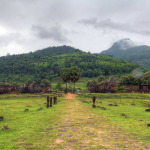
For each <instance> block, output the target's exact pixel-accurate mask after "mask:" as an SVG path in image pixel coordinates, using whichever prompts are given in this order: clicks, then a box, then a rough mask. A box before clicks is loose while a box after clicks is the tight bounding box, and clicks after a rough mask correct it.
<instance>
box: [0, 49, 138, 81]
mask: <svg viewBox="0 0 150 150" xmlns="http://www.w3.org/2000/svg"><path fill="white" fill-rule="evenodd" d="M71 66H78V67H79V68H80V69H81V73H82V77H96V76H99V75H106V76H107V75H119V74H126V73H129V72H131V71H132V70H133V69H134V68H136V67H137V65H134V64H132V63H129V62H127V61H125V60H120V59H116V58H112V57H110V56H106V55H98V54H91V53H86V52H82V51H81V50H79V49H75V48H73V47H70V46H60V47H48V48H45V49H42V50H38V51H36V52H31V53H28V54H20V55H10V56H3V57H0V82H3V83H4V82H11V83H12V82H14V83H15V82H19V83H25V82H29V81H33V80H34V81H37V82H40V81H43V82H44V81H48V80H51V79H52V78H55V77H58V76H59V75H60V70H61V69H62V68H63V67H71Z"/></svg>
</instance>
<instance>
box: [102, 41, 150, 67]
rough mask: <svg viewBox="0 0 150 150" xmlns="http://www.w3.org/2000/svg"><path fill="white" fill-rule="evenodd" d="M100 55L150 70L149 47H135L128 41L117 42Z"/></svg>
mask: <svg viewBox="0 0 150 150" xmlns="http://www.w3.org/2000/svg"><path fill="white" fill-rule="evenodd" d="M100 54H105V55H110V56H112V57H114V58H119V59H124V60H127V61H130V62H132V63H135V64H138V65H140V66H143V67H146V68H150V46H146V45H142V46H136V45H134V43H133V42H132V41H131V40H130V39H122V40H120V41H117V42H115V43H114V44H113V45H112V47H111V48H109V49H108V50H105V51H102V52H101V53H100Z"/></svg>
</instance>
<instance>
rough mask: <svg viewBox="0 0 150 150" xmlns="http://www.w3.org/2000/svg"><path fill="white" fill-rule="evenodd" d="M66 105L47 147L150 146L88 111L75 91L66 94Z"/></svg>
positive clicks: (109, 149) (129, 149)
mask: <svg viewBox="0 0 150 150" xmlns="http://www.w3.org/2000/svg"><path fill="white" fill-rule="evenodd" d="M65 98H66V100H67V101H66V103H67V104H66V109H65V110H64V111H63V112H62V114H61V125H60V126H59V127H60V128H59V130H58V134H57V136H56V137H57V138H56V139H55V141H54V142H53V144H51V145H49V146H48V148H50V149H54V150H80V149H83V150H100V149H102V150H124V149H126V150H133V149H137V150H145V149H149V148H148V147H146V146H145V145H144V144H142V143H141V141H140V140H138V139H136V140H135V139H134V138H133V139H132V137H130V138H129V136H130V135H128V134H125V133H123V132H122V131H121V130H119V129H117V128H115V127H111V124H107V123H106V122H105V120H104V119H103V118H101V117H100V116H99V115H96V114H95V113H94V112H91V110H90V109H88V108H87V107H85V106H84V105H83V104H82V103H80V102H79V101H77V100H76V98H75V95H74V94H67V95H66V97H65Z"/></svg>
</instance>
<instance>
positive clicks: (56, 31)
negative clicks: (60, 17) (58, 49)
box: [32, 25, 69, 42]
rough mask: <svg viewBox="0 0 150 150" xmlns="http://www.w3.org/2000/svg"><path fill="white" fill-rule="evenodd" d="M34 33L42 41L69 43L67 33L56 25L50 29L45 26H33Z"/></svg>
mask: <svg viewBox="0 0 150 150" xmlns="http://www.w3.org/2000/svg"><path fill="white" fill-rule="evenodd" d="M32 31H33V32H34V33H35V35H37V36H38V37H39V38H41V39H52V40H55V41H58V42H68V41H69V40H68V39H67V37H66V33H67V31H66V30H64V29H63V28H62V27H61V26H59V25H56V26H53V27H50V28H47V27H43V26H36V25H35V26H32Z"/></svg>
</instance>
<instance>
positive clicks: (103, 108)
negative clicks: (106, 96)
mask: <svg viewBox="0 0 150 150" xmlns="http://www.w3.org/2000/svg"><path fill="white" fill-rule="evenodd" d="M97 107H98V108H101V109H102V110H106V108H105V107H101V106H97Z"/></svg>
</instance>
